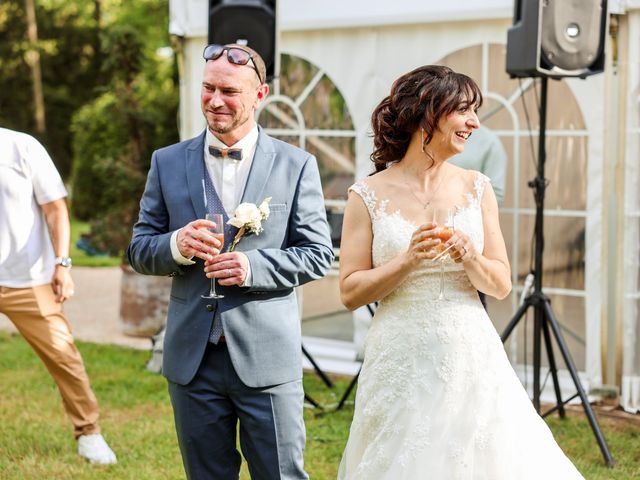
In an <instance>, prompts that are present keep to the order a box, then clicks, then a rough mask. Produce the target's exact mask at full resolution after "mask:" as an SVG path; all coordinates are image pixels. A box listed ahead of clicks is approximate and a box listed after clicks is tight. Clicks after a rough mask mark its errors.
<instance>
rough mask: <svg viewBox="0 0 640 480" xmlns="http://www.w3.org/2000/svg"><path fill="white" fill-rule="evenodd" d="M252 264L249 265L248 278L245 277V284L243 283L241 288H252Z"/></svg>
mask: <svg viewBox="0 0 640 480" xmlns="http://www.w3.org/2000/svg"><path fill="white" fill-rule="evenodd" d="M248 260H249V259H248V258H247V262H248ZM251 280H252V278H251V264H250V263H247V276H246V277H244V282H242V285H240V286H241V287H250V286H251Z"/></svg>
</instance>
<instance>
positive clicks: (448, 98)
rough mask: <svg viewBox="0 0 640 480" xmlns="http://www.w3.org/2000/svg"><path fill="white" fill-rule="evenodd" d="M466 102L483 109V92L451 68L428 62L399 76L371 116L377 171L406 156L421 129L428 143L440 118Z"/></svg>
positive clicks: (372, 158) (373, 154)
mask: <svg viewBox="0 0 640 480" xmlns="http://www.w3.org/2000/svg"><path fill="white" fill-rule="evenodd" d="M463 103H468V104H469V105H471V106H474V107H475V108H479V107H480V105H482V92H481V91H480V88H479V87H478V85H477V84H476V82H474V81H473V80H472V79H471V78H470V77H468V76H466V75H464V74H462V73H456V72H454V71H453V70H451V69H450V68H449V67H444V66H441V65H425V66H423V67H419V68H416V69H415V70H412V71H411V72H409V73H405V74H404V75H402V76H401V77H400V78H398V79H397V80H396V81H395V82H393V85H392V87H391V93H390V94H389V96H388V97H386V98H385V99H384V100H382V101H381V102H380V103H379V104H378V106H377V107H376V108H375V110H374V111H373V114H372V115H371V125H372V127H373V145H374V149H373V153H372V154H371V160H372V161H373V163H374V164H375V167H376V172H380V171H382V170H384V169H385V168H387V165H388V164H390V163H395V162H398V161H400V159H402V157H403V156H404V155H405V153H406V152H407V148H409V143H410V141H411V136H412V135H413V133H414V132H415V131H416V130H418V129H419V128H423V129H424V133H425V138H424V145H425V146H426V145H428V144H429V142H431V139H432V138H433V134H434V132H435V131H436V129H437V128H438V123H439V122H440V119H441V118H442V117H444V116H447V115H449V114H450V113H452V112H454V111H455V110H456V109H457V108H458V107H459V106H460V105H461V104H463Z"/></svg>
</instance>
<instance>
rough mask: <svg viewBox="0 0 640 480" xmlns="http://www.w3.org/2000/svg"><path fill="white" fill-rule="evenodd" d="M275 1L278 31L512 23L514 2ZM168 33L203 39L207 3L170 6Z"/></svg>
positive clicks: (180, 0)
mask: <svg viewBox="0 0 640 480" xmlns="http://www.w3.org/2000/svg"><path fill="white" fill-rule="evenodd" d="M302 1H303V3H304V7H303V8H301V3H300V2H301V0H278V7H277V8H278V26H279V29H280V31H289V30H316V29H325V28H331V29H336V28H353V27H370V26H379V25H398V24H413V23H421V24H424V23H431V22H443V21H466V20H469V21H471V20H480V19H487V18H511V16H512V15H513V1H512V0H482V1H479V0H458V1H456V2H442V1H438V0H395V1H394V2H393V11H392V12H389V1H388V0H366V1H365V0H350V1H349V0H347V1H344V0H302ZM170 4H171V7H170V10H171V23H170V25H169V31H170V32H171V33H172V34H175V35H179V36H182V37H206V35H207V20H208V15H206V12H207V5H208V2H207V1H206V0H170Z"/></svg>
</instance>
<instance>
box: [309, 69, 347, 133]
mask: <svg viewBox="0 0 640 480" xmlns="http://www.w3.org/2000/svg"><path fill="white" fill-rule="evenodd" d="M300 109H301V110H302V114H303V115H304V121H305V123H306V124H307V125H309V126H313V128H324V129H331V130H353V121H352V120H351V114H350V113H349V109H348V108H347V104H346V102H345V100H344V97H343V96H342V94H341V93H340V91H339V90H338V89H337V88H336V86H335V85H334V84H333V82H332V81H331V80H330V79H329V77H327V76H326V75H324V76H323V77H322V78H321V79H320V81H319V82H318V83H317V84H316V85H315V87H314V88H313V91H312V94H311V95H309V96H308V97H307V98H306V99H305V100H304V102H302V105H301V106H300Z"/></svg>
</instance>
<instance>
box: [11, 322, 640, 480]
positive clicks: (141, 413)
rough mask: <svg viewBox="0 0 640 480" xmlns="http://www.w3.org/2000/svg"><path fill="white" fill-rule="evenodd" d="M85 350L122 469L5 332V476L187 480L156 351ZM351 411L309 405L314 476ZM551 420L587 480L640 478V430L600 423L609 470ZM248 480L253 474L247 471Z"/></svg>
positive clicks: (333, 458) (583, 437) (570, 426)
mask: <svg viewBox="0 0 640 480" xmlns="http://www.w3.org/2000/svg"><path fill="white" fill-rule="evenodd" d="M78 345H79V348H80V350H81V352H82V355H83V357H84V359H85V363H86V367H87V370H88V372H89V375H90V378H91V381H92V385H93V388H94V390H95V392H96V395H97V396H98V399H99V401H100V406H101V411H102V420H101V423H102V427H103V433H104V436H105V438H106V439H107V440H108V441H109V443H110V444H111V446H112V447H113V449H114V450H115V452H116V454H117V455H118V460H119V463H118V464H117V465H110V466H91V465H88V464H87V463H85V461H84V460H82V459H81V458H80V457H78V456H77V455H76V444H75V441H74V440H73V435H72V429H71V425H70V423H69V422H68V421H67V418H66V417H65V415H64V413H63V410H62V405H61V401H60V397H59V396H58V392H57V389H56V387H55V386H54V384H53V382H52V381H51V379H50V377H49V375H48V374H47V372H46V371H45V369H44V367H43V366H42V364H41V363H40V361H39V360H38V359H37V358H36V356H35V354H34V353H33V352H32V351H31V349H30V348H29V346H28V345H27V344H26V343H25V342H24V341H23V340H22V338H20V337H19V336H12V335H8V334H6V333H2V332H0V385H2V389H1V390H0V479H7V480H9V479H11V480H16V479H20V480H22V479H46V480H53V479H65V480H67V479H74V480H75V479H77V480H80V479H87V480H88V479H92V480H93V479H117V480H125V479H131V480H134V479H135V480H142V479H149V480H157V479H163V480H173V479H182V478H184V473H183V470H182V464H181V460H180V454H179V452H178V445H177V440H176V436H175V432H174V427H173V418H172V413H171V406H170V404H169V398H168V394H167V388H166V381H165V380H164V378H163V377H161V376H160V375H156V374H152V373H149V372H147V371H146V370H145V369H144V366H145V363H146V361H147V360H148V358H149V353H148V352H143V351H138V350H132V349H127V348H122V347H115V346H105V345H96V344H91V343H83V342H78ZM348 381H349V379H338V380H337V386H336V388H335V392H334V391H330V390H328V389H327V388H325V387H324V385H323V384H322V383H321V381H320V380H319V379H318V377H317V376H315V375H313V374H306V375H305V388H306V391H307V393H308V394H309V395H311V396H312V397H313V398H314V399H316V400H318V401H319V402H320V403H321V404H323V405H330V404H333V405H335V403H336V402H337V399H338V398H339V397H340V396H341V393H342V392H343V391H344V389H345V388H346V385H347V384H348ZM352 414H353V405H352V403H351V404H350V403H348V404H347V406H346V407H345V408H344V409H343V410H342V411H340V412H331V411H327V412H322V411H320V410H318V409H305V421H306V425H307V448H306V453H305V459H306V467H307V470H308V472H309V474H310V476H311V478H312V479H314V480H316V479H318V480H323V479H333V478H335V476H336V471H337V468H338V464H339V462H340V456H341V453H342V449H343V447H344V444H345V442H346V439H347V434H348V429H349V422H350V420H351V415H352ZM549 424H550V425H551V428H552V430H553V431H554V434H555V435H556V438H557V440H558V442H559V443H560V445H561V446H562V448H563V449H564V450H565V452H566V453H567V455H568V456H569V457H570V458H571V459H573V460H574V461H575V463H576V465H577V466H578V468H579V469H580V471H581V472H582V473H583V474H584V475H585V477H586V478H587V479H588V480H591V479H594V480H595V479H603V480H604V479H607V480H609V479H612V480H616V479H620V480H623V479H624V480H628V479H633V478H640V448H639V447H640V429H639V428H638V427H634V426H630V425H621V424H620V423H619V422H617V423H614V422H612V421H609V420H602V421H601V425H602V427H603V431H604V434H605V436H606V439H607V441H608V443H609V446H610V448H611V451H612V454H613V456H614V458H615V459H616V462H617V467H616V468H615V469H614V470H609V469H607V468H605V467H604V466H603V462H602V457H601V456H600V452H599V450H598V447H597V444H596V441H595V439H594V437H593V434H592V432H591V429H590V428H589V426H588V424H587V422H586V421H585V420H584V419H583V418H582V417H569V418H567V419H565V420H564V421H559V420H557V419H551V420H550V421H549ZM541 461H544V459H541ZM242 478H243V479H248V478H249V477H248V475H247V474H246V469H244V473H243V476H242ZM372 480H375V479H372ZM541 480H555V479H541Z"/></svg>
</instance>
